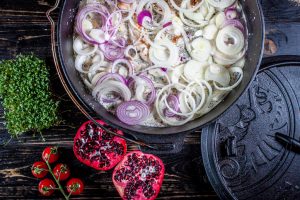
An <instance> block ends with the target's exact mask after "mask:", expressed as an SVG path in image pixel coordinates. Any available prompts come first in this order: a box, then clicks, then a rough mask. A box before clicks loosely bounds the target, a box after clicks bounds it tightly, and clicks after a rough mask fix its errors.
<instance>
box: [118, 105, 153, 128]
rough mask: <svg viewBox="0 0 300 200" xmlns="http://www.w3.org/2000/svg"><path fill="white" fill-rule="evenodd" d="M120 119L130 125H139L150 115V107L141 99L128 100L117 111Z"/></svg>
mask: <svg viewBox="0 0 300 200" xmlns="http://www.w3.org/2000/svg"><path fill="white" fill-rule="evenodd" d="M116 114H117V117H118V118H119V120H120V121H121V122H123V123H125V124H128V125H138V124H140V123H141V122H143V121H145V120H146V119H147V117H148V116H149V115H150V110H149V107H148V106H147V105H146V104H144V103H142V102H140V101H127V102H123V103H122V104H120V105H119V106H118V108H117V111H116Z"/></svg>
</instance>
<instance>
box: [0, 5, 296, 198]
mask: <svg viewBox="0 0 300 200" xmlns="http://www.w3.org/2000/svg"><path fill="white" fill-rule="evenodd" d="M54 3H55V1H54V0H14V1H12V0H1V1H0V59H8V58H13V57H15V56H16V55H17V54H19V53H30V52H34V53H35V54H36V55H38V56H39V57H40V58H42V59H45V60H46V62H47V64H48V66H49V70H50V73H51V83H52V88H53V93H54V95H55V97H56V98H57V99H59V100H60V101H61V108H60V110H61V115H62V119H63V122H62V123H61V125H59V126H57V127H53V128H51V129H49V130H46V131H44V132H43V135H44V138H45V140H46V141H45V142H44V141H43V140H42V139H41V137H40V136H39V135H35V136H33V134H32V133H28V134H24V135H23V136H22V137H20V138H19V139H18V140H13V141H11V142H10V143H8V145H6V146H1V147H0V199H40V198H42V199H46V198H43V197H41V196H40V195H39V194H38V191H37V185H38V180H37V179H35V178H33V177H32V175H31V172H30V167H31V165H32V163H33V162H34V161H38V160H40V159H41V152H42V150H43V148H44V147H46V146H47V145H59V146H60V147H61V151H62V161H63V162H66V163H67V164H69V165H70V166H71V169H72V174H73V175H74V176H75V177H80V178H82V179H83V180H84V182H85V183H86V190H85V191H84V194H83V195H82V196H79V197H76V198H73V199H119V196H118V194H117V192H116V190H115V188H114V186H113V184H112V181H111V174H112V173H111V171H110V172H98V171H95V170H93V169H90V168H88V167H85V166H83V165H82V164H80V163H79V162H78V161H76V159H75V158H74V156H73V153H72V143H73V136H74V134H75V132H76V129H77V128H78V126H79V125H80V124H81V123H82V122H84V121H85V120H86V119H85V118H84V116H83V115H82V114H81V113H80V112H79V111H78V110H77V109H76V107H75V106H74V105H73V104H72V102H71V101H70V100H69V99H68V96H67V95H66V94H65V92H64V90H63V89H62V87H61V85H60V82H59V79H58V77H57V75H56V73H55V69H54V65H53V62H52V57H51V51H50V26H49V23H48V21H47V19H46V17H45V12H46V10H48V9H49V8H50V7H51V6H52V5H54ZM262 5H263V8H264V15H265V21H266V29H267V30H266V33H267V35H266V38H267V40H266V51H265V53H266V57H270V56H286V55H294V56H300V7H299V6H297V4H296V3H295V2H293V1H288V0H263V1H262ZM0 73H1V72H0ZM9 138H10V137H9V134H8V133H7V132H6V130H5V119H4V118H3V111H2V110H0V144H3V143H5V142H6V141H8V140H9ZM137 148H138V147H137V146H135V145H132V144H130V145H129V150H132V149H137ZM200 155H201V152H200V130H199V131H198V132H195V133H193V134H189V135H188V136H187V137H186V139H185V143H184V147H183V151H181V152H180V153H178V154H172V155H161V158H162V159H163V161H164V163H165V164H166V175H165V180H164V183H163V186H162V190H161V192H160V194H159V199H217V198H218V197H217V195H216V194H215V192H214V191H213V189H212V187H211V186H210V183H209V181H208V179H207V176H206V174H205V170H204V168H203V164H202V159H201V156H200ZM60 198H61V196H60V195H59V193H57V194H56V195H55V196H54V197H53V199H60Z"/></svg>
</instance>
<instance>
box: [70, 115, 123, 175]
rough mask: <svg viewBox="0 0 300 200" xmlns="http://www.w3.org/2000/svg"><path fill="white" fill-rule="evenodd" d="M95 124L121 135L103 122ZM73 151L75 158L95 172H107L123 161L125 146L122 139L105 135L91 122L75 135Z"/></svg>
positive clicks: (104, 132)
mask: <svg viewBox="0 0 300 200" xmlns="http://www.w3.org/2000/svg"><path fill="white" fill-rule="evenodd" d="M97 122H98V123H100V124H101V125H103V126H105V127H106V128H108V129H109V130H111V131H113V132H115V133H118V134H120V135H123V133H122V131H120V130H116V129H113V128H112V127H110V126H108V125H106V124H105V123H104V122H103V121H101V120H97ZM73 151H74V154H75V156H76V158H77V159H78V160H79V161H80V162H82V163H83V164H85V165H87V166H90V167H93V168H94V169H96V170H109V169H112V168H113V167H114V166H115V165H116V164H118V163H119V162H120V161H121V160H122V159H123V157H124V156H125V154H126V151H127V145H126V141H125V140H124V139H122V138H119V137H117V136H113V135H111V134H109V133H107V132H106V131H104V130H103V129H102V128H100V127H97V126H96V125H95V124H94V123H93V122H92V121H87V122H85V123H84V124H82V125H81V127H80V128H79V129H78V131H77V133H76V136H75V138H74V145H73Z"/></svg>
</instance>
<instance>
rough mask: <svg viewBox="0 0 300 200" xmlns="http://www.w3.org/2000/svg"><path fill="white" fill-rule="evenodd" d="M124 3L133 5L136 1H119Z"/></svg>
mask: <svg viewBox="0 0 300 200" xmlns="http://www.w3.org/2000/svg"><path fill="white" fill-rule="evenodd" d="M119 1H120V2H122V3H127V4H131V3H133V2H134V1H135V0H119Z"/></svg>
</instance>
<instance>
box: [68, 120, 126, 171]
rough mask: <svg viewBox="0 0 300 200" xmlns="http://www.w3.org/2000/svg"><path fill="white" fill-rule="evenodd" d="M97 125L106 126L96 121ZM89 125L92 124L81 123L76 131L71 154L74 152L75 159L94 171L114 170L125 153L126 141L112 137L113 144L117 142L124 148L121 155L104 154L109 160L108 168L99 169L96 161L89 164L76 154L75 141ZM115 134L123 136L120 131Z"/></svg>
mask: <svg viewBox="0 0 300 200" xmlns="http://www.w3.org/2000/svg"><path fill="white" fill-rule="evenodd" d="M96 121H97V122H98V123H99V124H101V125H106V124H105V122H103V121H101V120H96ZM90 123H93V122H92V121H86V122H85V123H83V124H82V125H81V126H80V128H79V129H78V130H77V133H76V135H75V137H74V145H73V152H74V155H75V157H76V158H77V159H78V160H79V161H80V162H81V163H83V164H85V165H87V166H89V167H92V168H94V169H96V170H100V171H107V170H110V169H112V168H114V167H115V166H116V165H117V164H118V163H119V162H120V161H121V160H122V159H123V158H124V156H125V154H126V152H127V144H126V141H125V140H124V139H122V138H119V137H117V136H114V137H113V136H112V137H113V139H112V141H114V142H117V143H119V144H121V145H122V146H123V148H124V150H123V153H122V155H113V153H108V154H105V155H107V156H108V158H109V159H110V160H109V161H110V165H109V166H104V167H99V164H98V162H97V161H94V162H91V161H90V160H89V159H85V158H83V157H81V156H80V155H79V154H78V153H77V150H78V148H77V146H76V141H77V140H78V139H80V138H81V134H80V133H81V131H83V130H85V129H86V126H87V125H88V124H90ZM116 133H118V134H120V135H123V132H122V131H120V130H117V131H116ZM99 141H101V139H99Z"/></svg>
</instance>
